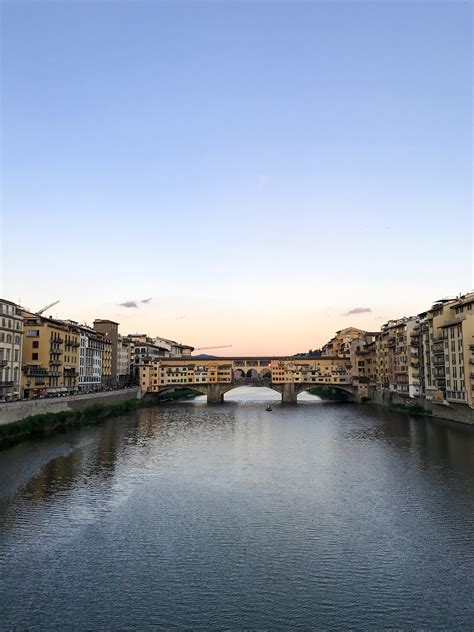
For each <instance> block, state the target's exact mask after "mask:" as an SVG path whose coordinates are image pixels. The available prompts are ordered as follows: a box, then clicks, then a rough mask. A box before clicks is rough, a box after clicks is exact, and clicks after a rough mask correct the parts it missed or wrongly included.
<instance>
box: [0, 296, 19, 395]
mask: <svg viewBox="0 0 474 632" xmlns="http://www.w3.org/2000/svg"><path fill="white" fill-rule="evenodd" d="M22 348H23V316H22V312H21V307H19V306H18V305H16V304H15V303H12V302H11V301H7V300H6V299H3V298H2V299H0V399H5V400H13V399H18V398H20V397H22V384H21V361H22Z"/></svg>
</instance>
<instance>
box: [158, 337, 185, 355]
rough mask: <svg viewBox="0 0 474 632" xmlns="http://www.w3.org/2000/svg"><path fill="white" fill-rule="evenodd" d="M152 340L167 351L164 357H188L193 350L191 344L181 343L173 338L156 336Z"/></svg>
mask: <svg viewBox="0 0 474 632" xmlns="http://www.w3.org/2000/svg"><path fill="white" fill-rule="evenodd" d="M153 342H154V343H155V345H157V346H158V347H160V348H162V349H167V350H168V353H167V354H166V357H170V358H186V357H190V356H191V354H192V352H193V351H194V347H191V345H182V344H181V343H179V342H176V341H175V340H169V339H168V338H160V337H159V336H157V337H156V338H153Z"/></svg>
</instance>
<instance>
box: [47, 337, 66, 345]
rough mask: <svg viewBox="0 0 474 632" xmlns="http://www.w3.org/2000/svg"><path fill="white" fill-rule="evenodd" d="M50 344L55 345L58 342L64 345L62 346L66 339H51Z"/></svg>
mask: <svg viewBox="0 0 474 632" xmlns="http://www.w3.org/2000/svg"><path fill="white" fill-rule="evenodd" d="M49 342H51V343H53V342H57V343H59V344H60V345H62V344H63V342H64V338H51V339H50V341H49Z"/></svg>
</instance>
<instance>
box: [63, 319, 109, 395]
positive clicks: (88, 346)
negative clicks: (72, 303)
mask: <svg viewBox="0 0 474 632" xmlns="http://www.w3.org/2000/svg"><path fill="white" fill-rule="evenodd" d="M70 322H71V321H70ZM76 327H77V329H78V332H79V337H80V339H79V342H80V345H79V358H78V387H79V391H80V392H81V393H89V392H93V391H100V390H102V389H103V388H106V387H108V386H110V383H111V374H112V344H111V342H110V341H109V340H108V338H107V335H106V334H102V333H100V332H98V331H96V330H95V329H92V327H88V326H87V325H78V324H77V323H76Z"/></svg>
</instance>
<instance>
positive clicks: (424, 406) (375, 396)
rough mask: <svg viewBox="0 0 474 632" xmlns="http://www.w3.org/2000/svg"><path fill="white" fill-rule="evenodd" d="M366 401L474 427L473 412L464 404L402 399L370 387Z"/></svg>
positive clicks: (394, 394)
mask: <svg viewBox="0 0 474 632" xmlns="http://www.w3.org/2000/svg"><path fill="white" fill-rule="evenodd" d="M368 399H369V401H368V402H367V403H370V404H376V405H378V406H385V407H387V408H391V409H394V410H397V411H399V412H406V413H407V414H416V415H429V416H430V417H435V418H437V419H447V420H448V421H456V422H458V423H462V424H469V425H474V410H473V409H472V408H469V406H467V405H466V404H451V403H450V402H446V401H445V402H436V401H434V400H430V399H424V398H421V397H415V398H411V397H404V396H403V395H399V394H398V393H393V392H392V391H388V390H384V391H378V390H376V389H374V388H370V387H369V389H368Z"/></svg>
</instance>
